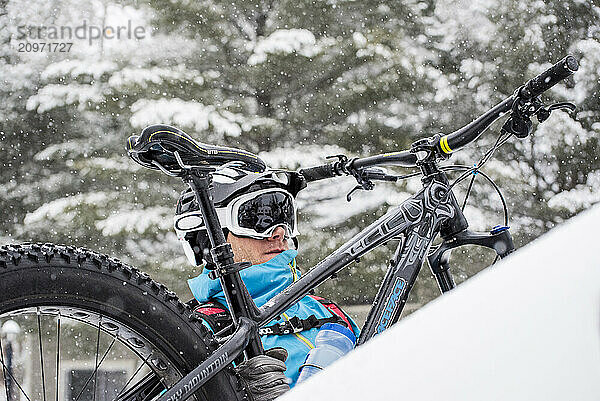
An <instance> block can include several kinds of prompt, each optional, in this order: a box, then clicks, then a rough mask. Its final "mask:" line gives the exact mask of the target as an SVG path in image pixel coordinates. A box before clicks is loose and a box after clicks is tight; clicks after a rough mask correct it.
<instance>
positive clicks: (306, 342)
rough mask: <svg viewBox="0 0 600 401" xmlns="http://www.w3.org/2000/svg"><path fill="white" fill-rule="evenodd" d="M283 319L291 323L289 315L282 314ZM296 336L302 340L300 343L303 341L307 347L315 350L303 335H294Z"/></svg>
mask: <svg viewBox="0 0 600 401" xmlns="http://www.w3.org/2000/svg"><path fill="white" fill-rule="evenodd" d="M282 315H283V317H284V318H285V320H287V321H288V322H289V321H290V318H289V317H288V315H286V314H285V312H284V313H282ZM294 335H295V336H296V337H298V338H299V339H300V341H302V342H303V343H304V344H306V346H307V347H308V348H309V349H313V348H314V347H315V346H314V345H313V344H312V343H311V342H310V341H309V340H308V338H306V337H304V336H303V335H301V334H300V333H294Z"/></svg>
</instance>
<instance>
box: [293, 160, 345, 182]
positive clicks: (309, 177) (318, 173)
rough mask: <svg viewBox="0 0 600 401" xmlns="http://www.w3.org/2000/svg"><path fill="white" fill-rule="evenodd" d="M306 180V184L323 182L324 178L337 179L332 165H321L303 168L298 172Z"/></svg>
mask: <svg viewBox="0 0 600 401" xmlns="http://www.w3.org/2000/svg"><path fill="white" fill-rule="evenodd" d="M298 172H299V173H300V174H302V175H303V176H304V178H306V181H307V182H312V181H318V180H324V179H325V178H332V177H337V176H339V175H342V174H337V173H336V169H335V166H334V163H328V164H322V165H320V166H315V167H308V168H303V169H300V170H299V171H298Z"/></svg>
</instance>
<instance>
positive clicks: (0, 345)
mask: <svg viewBox="0 0 600 401" xmlns="http://www.w3.org/2000/svg"><path fill="white" fill-rule="evenodd" d="M0 357H2V359H0V362H2V373H3V376H4V390H5V391H6V401H10V400H9V399H8V383H7V381H6V370H7V369H6V368H5V367H4V347H3V346H2V336H0Z"/></svg>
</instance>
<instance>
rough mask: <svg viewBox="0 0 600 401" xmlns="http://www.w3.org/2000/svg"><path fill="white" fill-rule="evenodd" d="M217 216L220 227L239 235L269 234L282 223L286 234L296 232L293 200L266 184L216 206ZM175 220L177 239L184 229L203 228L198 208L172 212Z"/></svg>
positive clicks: (286, 193) (295, 210) (204, 226)
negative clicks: (267, 186) (262, 187)
mask: <svg viewBox="0 0 600 401" xmlns="http://www.w3.org/2000/svg"><path fill="white" fill-rule="evenodd" d="M217 216H218V217H219V221H220V223H221V226H222V227H223V228H227V229H228V230H229V231H231V232H232V233H233V234H235V235H237V236H241V237H250V238H257V239H263V238H269V237H270V236H271V235H273V231H275V229H276V228H277V227H283V228H284V229H285V231H286V234H285V235H286V236H287V237H295V236H297V235H298V234H299V233H298V229H297V226H298V221H297V208H296V202H295V201H294V197H293V196H292V195H291V194H290V193H289V192H287V191H285V190H283V189H278V188H268V189H262V190H259V191H255V192H251V193H249V194H244V195H241V196H239V197H238V198H236V199H235V200H233V201H232V202H230V203H229V204H228V205H227V206H226V207H222V208H217ZM174 223H175V224H174V226H175V231H176V232H177V235H178V237H179V238H180V239H182V238H183V237H185V233H188V232H192V231H197V230H205V229H206V225H205V223H204V218H203V217H202V213H201V212H200V211H191V212H187V213H183V214H180V215H178V216H175V218H174Z"/></svg>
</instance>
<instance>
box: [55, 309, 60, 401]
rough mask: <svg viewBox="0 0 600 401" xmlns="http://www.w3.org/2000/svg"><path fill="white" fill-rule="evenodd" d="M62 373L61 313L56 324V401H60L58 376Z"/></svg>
mask: <svg viewBox="0 0 600 401" xmlns="http://www.w3.org/2000/svg"><path fill="white" fill-rule="evenodd" d="M59 373H60V311H59V312H58V321H57V323H56V390H55V392H56V401H58V383H59V381H58V375H59Z"/></svg>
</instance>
